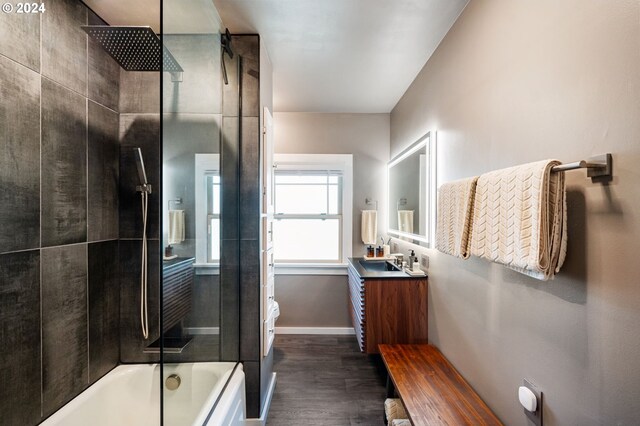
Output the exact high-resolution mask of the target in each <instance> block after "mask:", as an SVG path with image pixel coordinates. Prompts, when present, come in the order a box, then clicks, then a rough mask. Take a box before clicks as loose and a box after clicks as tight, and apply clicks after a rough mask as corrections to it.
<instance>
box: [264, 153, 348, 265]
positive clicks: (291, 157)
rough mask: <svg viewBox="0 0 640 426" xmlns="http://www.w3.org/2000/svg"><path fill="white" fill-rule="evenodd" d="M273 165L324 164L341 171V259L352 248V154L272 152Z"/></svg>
mask: <svg viewBox="0 0 640 426" xmlns="http://www.w3.org/2000/svg"><path fill="white" fill-rule="evenodd" d="M273 158H274V167H276V168H283V169H285V170H286V169H291V170H295V169H298V170H304V169H310V170H311V169H317V167H318V165H325V166H326V167H328V168H330V169H338V170H341V171H342V259H341V260H342V261H343V262H345V263H346V261H347V259H348V258H349V257H351V255H352V250H353V155H352V154H274V156H273Z"/></svg>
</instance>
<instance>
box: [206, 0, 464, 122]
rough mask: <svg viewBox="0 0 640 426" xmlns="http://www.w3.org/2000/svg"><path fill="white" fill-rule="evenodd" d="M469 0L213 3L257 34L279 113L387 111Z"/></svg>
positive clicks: (233, 25)
mask: <svg viewBox="0 0 640 426" xmlns="http://www.w3.org/2000/svg"><path fill="white" fill-rule="evenodd" d="M467 1H468V0H214V3H215V5H216V8H217V9H218V13H219V14H220V17H221V18H222V22H223V24H224V25H225V26H227V27H228V28H229V31H231V33H259V34H260V35H261V37H262V38H263V40H264V42H265V45H266V47H267V51H268V53H269V57H270V58H271V62H272V63H273V86H274V95H273V102H274V110H275V111H304V112H390V111H391V109H392V108H393V107H394V106H395V105H396V103H397V102H398V100H399V99H400V97H401V96H402V95H403V94H404V92H405V91H406V90H407V88H408V87H409V85H410V84H411V82H412V81H413V80H414V78H415V77H416V75H417V74H418V72H419V71H420V70H421V69H422V67H423V66H424V64H425V63H426V62H427V60H428V59H429V57H430V56H431V54H432V53H433V52H434V50H435V49H436V47H437V46H438V44H439V43H440V41H441V40H442V38H443V37H444V36H445V34H446V33H447V31H448V30H449V28H451V25H453V23H454V22H455V20H456V18H457V17H458V16H459V15H460V13H461V11H462V10H463V9H464V7H465V5H466V4H467Z"/></svg>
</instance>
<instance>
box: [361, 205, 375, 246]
mask: <svg viewBox="0 0 640 426" xmlns="http://www.w3.org/2000/svg"><path fill="white" fill-rule="evenodd" d="M377 237H378V212H377V211H376V210H363V211H362V242H363V243H365V244H375V243H376V240H377Z"/></svg>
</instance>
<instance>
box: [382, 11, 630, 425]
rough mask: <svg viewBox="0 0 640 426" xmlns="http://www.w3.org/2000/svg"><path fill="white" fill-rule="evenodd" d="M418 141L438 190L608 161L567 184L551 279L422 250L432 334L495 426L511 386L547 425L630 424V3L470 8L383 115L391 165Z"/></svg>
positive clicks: (512, 406)
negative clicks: (603, 172) (422, 141)
mask: <svg viewBox="0 0 640 426" xmlns="http://www.w3.org/2000/svg"><path fill="white" fill-rule="evenodd" d="M427 130H437V132H438V144H439V145H438V149H439V156H438V161H439V164H438V166H439V179H440V182H446V181H449V180H452V179H457V178H462V177H465V176H470V175H475V174H479V173H482V172H485V171H489V170H493V169H498V168H502V167H506V166H511V165H515V164H520V163H525V162H530V161H534V160H539V159H544V158H549V157H553V158H558V159H560V160H562V161H565V162H570V161H576V160H578V159H582V158H585V157H587V156H589V155H594V154H600V153H605V152H612V153H613V155H614V173H615V178H614V180H613V182H612V183H611V184H609V185H602V184H594V183H591V181H590V180H589V179H587V178H586V172H584V171H572V172H568V173H567V178H568V195H569V196H568V199H569V205H568V208H569V238H570V244H569V254H568V258H567V262H566V264H565V266H564V267H563V270H562V272H561V273H560V274H559V275H558V277H557V278H556V279H555V281H552V282H548V283H544V282H540V281H536V280H534V279H530V278H528V277H526V276H524V275H520V274H518V273H515V272H513V271H509V270H507V269H506V268H504V267H501V266H499V265H495V264H491V263H489V262H486V261H482V260H478V259H470V260H467V261H461V260H457V259H454V258H452V257H449V256H446V255H443V254H437V253H435V252H432V251H428V252H429V253H430V255H431V271H430V277H429V284H430V292H429V299H430V300H429V334H430V335H429V337H430V340H431V341H432V342H433V343H434V344H436V345H437V346H438V347H439V348H440V349H441V350H442V351H443V352H444V354H445V355H446V356H447V357H448V358H449V359H450V360H451V361H452V362H453V364H454V365H455V366H456V367H457V368H458V369H459V370H460V372H461V373H462V374H463V375H464V376H465V377H466V378H467V379H468V380H469V382H470V383H471V384H472V386H473V387H474V388H475V389H476V390H477V391H478V392H479V393H480V394H481V395H482V397H483V398H484V399H485V400H486V401H487V403H488V404H489V405H490V406H491V407H492V408H493V409H494V410H495V412H496V413H497V415H498V416H499V417H500V418H501V419H502V420H503V421H504V422H505V423H506V424H520V425H525V424H526V420H525V417H524V415H523V413H522V408H521V407H520V406H519V405H518V401H517V387H518V386H519V385H520V384H521V383H522V379H523V378H528V379H531V380H532V381H533V382H534V383H536V384H537V385H538V386H539V387H540V388H541V389H542V390H543V392H544V393H545V405H544V416H545V423H546V424H547V425H591V424H606V425H614V424H625V425H631V424H638V419H639V418H640V268H639V267H638V261H637V258H638V256H639V254H640V242H639V241H640V213H638V212H639V211H640V172H639V171H638V170H639V164H640V2H639V1H637V0H636V1H622V0H616V1H605V0H562V1H556V0H554V1H551V0H545V1H513V0H472V1H471V2H470V3H469V5H468V6H467V8H466V10H465V11H464V12H463V14H462V15H461V17H460V18H459V19H458V21H457V22H456V24H455V25H454V26H453V28H452V29H451V31H450V32H449V34H448V35H447V36H446V37H445V39H444V40H443V42H442V44H441V45H440V47H439V48H438V49H437V51H436V53H435V54H434V55H433V56H432V58H431V59H430V60H429V61H428V63H427V64H426V65H425V67H424V68H423V69H422V71H421V72H420V73H419V75H418V76H417V78H416V79H415V81H414V82H413V84H412V85H411V87H410V88H409V90H408V91H407V93H406V94H405V95H404V96H403V98H402V99H401V101H400V102H399V103H398V105H397V106H396V107H395V109H394V110H393V111H392V114H391V154H392V155H395V154H396V153H398V152H400V151H401V150H402V149H403V148H404V147H406V146H407V145H408V144H410V143H411V142H413V141H414V140H415V139H417V138H418V137H419V136H421V135H422V134H423V133H425V131H427ZM403 249H406V247H404V248H403Z"/></svg>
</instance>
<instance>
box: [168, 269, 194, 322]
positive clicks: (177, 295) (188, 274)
mask: <svg viewBox="0 0 640 426" xmlns="http://www.w3.org/2000/svg"><path fill="white" fill-rule="evenodd" d="M192 286H193V262H192V261H191V262H182V263H178V264H175V265H171V266H170V267H166V268H164V270H163V276H162V291H163V298H164V303H163V310H162V314H163V320H164V327H163V328H164V330H163V331H167V330H169V329H170V328H171V327H173V326H174V325H175V324H176V323H178V322H179V321H180V320H182V319H184V317H185V316H186V315H187V314H188V313H189V311H190V310H191V299H192Z"/></svg>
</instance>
